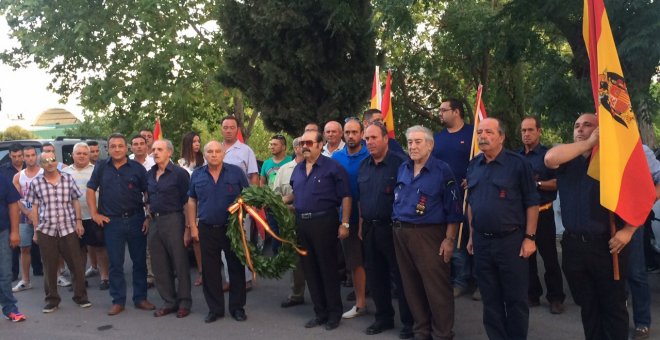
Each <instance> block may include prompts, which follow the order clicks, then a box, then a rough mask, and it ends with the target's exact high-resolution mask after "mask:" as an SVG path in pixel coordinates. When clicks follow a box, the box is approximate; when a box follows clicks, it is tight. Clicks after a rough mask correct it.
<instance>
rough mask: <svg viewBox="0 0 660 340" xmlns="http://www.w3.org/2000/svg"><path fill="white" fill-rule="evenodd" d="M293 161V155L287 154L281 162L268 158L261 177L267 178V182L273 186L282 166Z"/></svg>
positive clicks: (262, 167) (262, 168)
mask: <svg viewBox="0 0 660 340" xmlns="http://www.w3.org/2000/svg"><path fill="white" fill-rule="evenodd" d="M289 162H291V156H289V155H287V156H286V157H284V159H282V160H281V161H279V162H277V163H276V162H275V161H274V160H273V158H272V157H271V158H268V159H267V160H266V161H264V164H263V165H262V166H261V174H260V175H261V177H265V178H266V183H268V186H270V188H271V189H272V188H273V183H274V182H275V177H276V176H277V172H278V171H279V170H280V168H282V166H283V165H284V164H286V163H289Z"/></svg>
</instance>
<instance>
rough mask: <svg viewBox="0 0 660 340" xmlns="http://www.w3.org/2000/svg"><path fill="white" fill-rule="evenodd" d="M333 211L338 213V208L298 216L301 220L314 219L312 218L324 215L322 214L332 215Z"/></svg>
mask: <svg viewBox="0 0 660 340" xmlns="http://www.w3.org/2000/svg"><path fill="white" fill-rule="evenodd" d="M332 213H337V210H336V209H328V210H325V211H318V212H309V213H301V214H298V217H300V219H301V220H312V219H315V218H319V217H322V216H326V215H330V214H332Z"/></svg>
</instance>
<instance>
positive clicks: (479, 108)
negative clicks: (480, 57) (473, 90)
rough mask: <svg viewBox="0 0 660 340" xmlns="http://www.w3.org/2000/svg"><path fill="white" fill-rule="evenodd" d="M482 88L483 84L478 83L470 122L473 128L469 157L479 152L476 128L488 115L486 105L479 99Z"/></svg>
mask: <svg viewBox="0 0 660 340" xmlns="http://www.w3.org/2000/svg"><path fill="white" fill-rule="evenodd" d="M482 90H483V86H482V85H481V84H479V87H478V88H477V102H476V103H474V119H473V120H472V123H473V124H474V130H473V131H472V146H471V147H470V159H472V158H474V156H476V155H478V154H479V153H480V152H481V149H479V138H478V136H477V128H478V127H479V123H481V121H482V120H484V119H486V118H487V117H488V115H487V114H486V107H485V106H484V102H483V101H482V100H481V92H482Z"/></svg>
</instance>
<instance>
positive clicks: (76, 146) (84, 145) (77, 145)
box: [73, 142, 89, 152]
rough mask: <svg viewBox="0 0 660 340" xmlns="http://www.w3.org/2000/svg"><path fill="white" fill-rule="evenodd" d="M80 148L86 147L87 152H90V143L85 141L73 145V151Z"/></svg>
mask: <svg viewBox="0 0 660 340" xmlns="http://www.w3.org/2000/svg"><path fill="white" fill-rule="evenodd" d="M78 148H85V149H87V152H89V145H87V143H85V142H79V143H76V145H74V146H73V152H76V149H78Z"/></svg>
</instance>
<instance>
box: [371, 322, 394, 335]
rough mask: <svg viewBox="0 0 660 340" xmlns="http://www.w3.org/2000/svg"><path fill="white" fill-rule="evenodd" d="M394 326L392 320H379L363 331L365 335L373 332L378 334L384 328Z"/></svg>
mask: <svg viewBox="0 0 660 340" xmlns="http://www.w3.org/2000/svg"><path fill="white" fill-rule="evenodd" d="M392 328H394V322H392V321H390V322H379V321H376V322H374V323H373V324H372V325H371V326H369V327H367V330H366V332H365V333H367V335H374V334H379V333H382V332H383V331H385V330H388V329H392Z"/></svg>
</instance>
